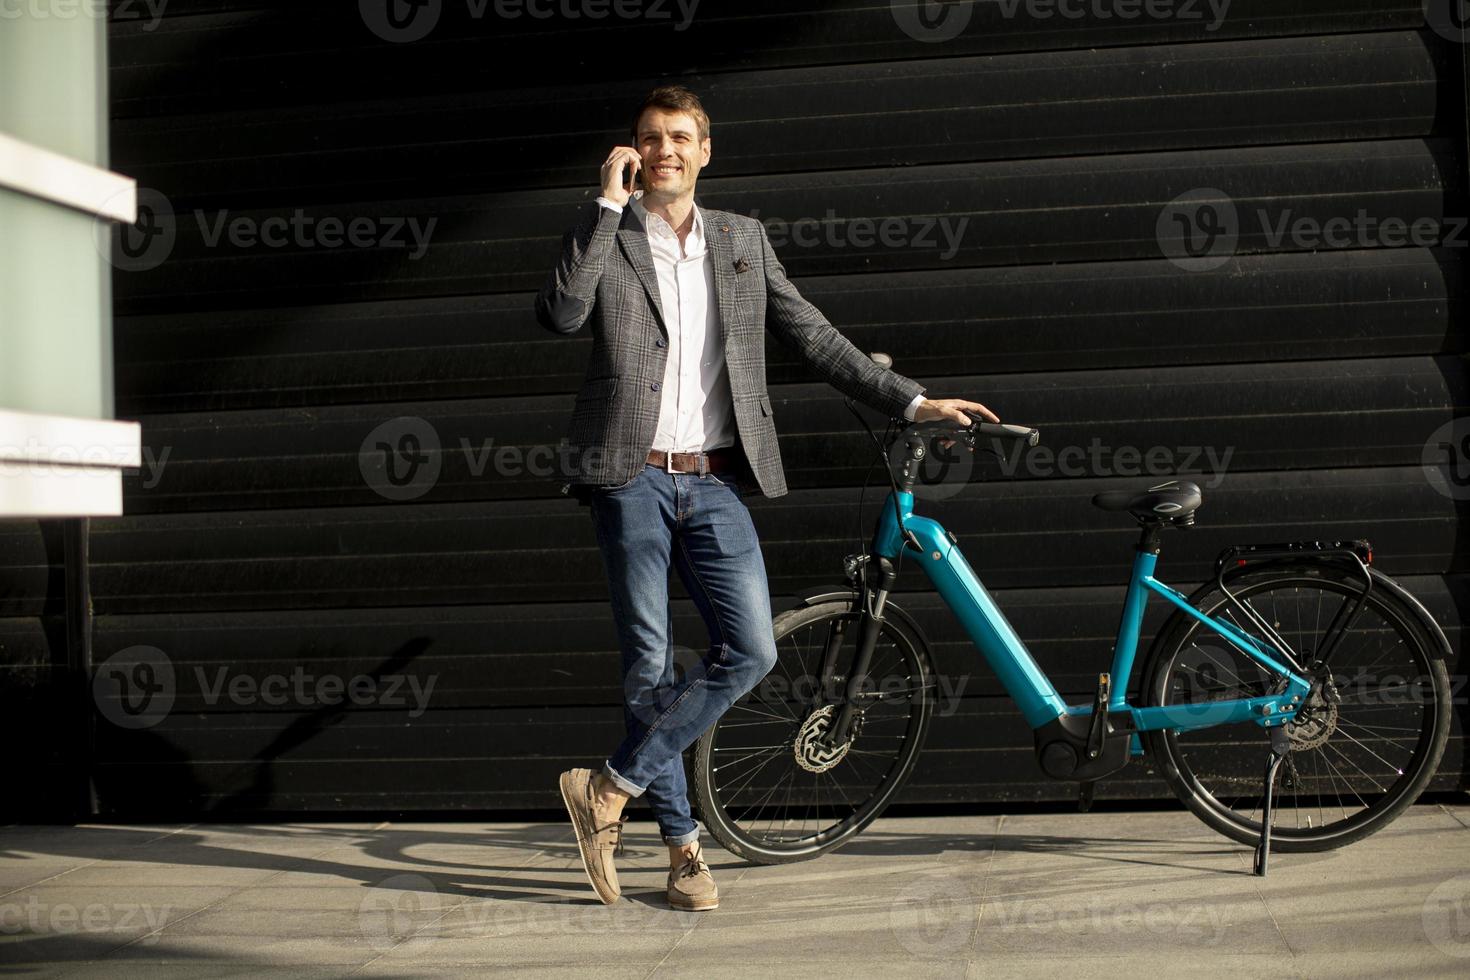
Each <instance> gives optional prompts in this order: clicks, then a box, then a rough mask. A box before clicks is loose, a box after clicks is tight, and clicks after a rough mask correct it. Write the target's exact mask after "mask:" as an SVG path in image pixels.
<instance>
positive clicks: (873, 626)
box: [817, 556, 898, 749]
mask: <svg viewBox="0 0 1470 980" xmlns="http://www.w3.org/2000/svg"><path fill="white" fill-rule="evenodd" d="M873 562H876V564H877V566H878V583H877V586H876V587H874V585H873V584H872V582H871V580H870V578H869V575H868V571H869V566H870V565H871V564H872V563H873ZM856 572H857V583H856V584H857V585H858V592H857V595H858V605H859V607H860V608H861V616H860V618H859V620H858V638H857V654H856V656H854V657H853V661H852V671H851V672H850V673H849V674H848V675H847V677H846V678H839V677H837V676H836V670H837V658H838V654H839V652H840V651H841V649H842V641H843V637H844V635H845V633H846V625H847V621H846V620H842V619H839V620H837V621H836V622H835V623H834V624H833V629H832V632H831V633H830V634H829V635H828V637H827V648H826V649H825V650H824V651H823V652H822V668H821V674H820V675H819V676H821V677H823V678H827V677H831V678H833V679H834V680H844V681H845V686H844V691H843V697H842V701H841V703H840V704H839V705H838V708H837V714H836V716H835V717H834V718H833V719H832V724H831V725H830V726H828V728H827V730H826V731H825V732H823V733H822V734H821V735H820V736H819V737H818V738H817V742H818V744H820V745H822V746H824V747H825V748H829V749H830V748H834V747H836V746H840V745H843V744H845V743H846V742H847V734H848V731H849V730H850V729H851V728H852V722H853V713H854V712H855V711H856V710H857V709H856V708H854V705H855V704H856V703H857V701H858V698H859V697H860V696H861V694H862V688H863V683H864V681H866V680H867V677H868V667H869V666H870V665H871V663H872V660H873V650H874V648H875V647H877V645H878V633H879V631H880V630H881V629H882V628H883V607H884V606H886V605H887V603H888V593H889V592H890V591H892V589H893V586H894V585H895V584H896V583H897V581H898V572H897V571H896V570H895V569H894V567H893V562H892V561H891V560H889V559H888V558H884V557H882V556H878V557H877V558H876V559H871V558H870V559H867V561H865V562H860V564H858V565H857V567H856Z"/></svg>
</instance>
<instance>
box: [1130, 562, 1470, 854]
mask: <svg viewBox="0 0 1470 980" xmlns="http://www.w3.org/2000/svg"><path fill="white" fill-rule="evenodd" d="M1371 574H1372V576H1373V586H1372V588H1371V589H1370V590H1369V591H1368V595H1367V598H1366V600H1365V601H1363V602H1362V605H1361V608H1360V609H1359V611H1358V614H1357V616H1356V618H1355V619H1354V620H1352V622H1351V624H1350V625H1349V626H1348V628H1347V629H1343V628H1342V626H1343V624H1344V623H1345V622H1346V618H1344V619H1339V618H1338V617H1339V614H1340V613H1350V612H1351V611H1352V609H1353V604H1354V603H1357V602H1358V600H1359V598H1360V597H1361V596H1362V594H1363V586H1364V583H1363V578H1362V574H1361V573H1354V572H1353V571H1352V570H1351V569H1347V568H1344V567H1342V566H1340V565H1336V564H1331V563H1325V562H1318V563H1311V562H1302V563H1296V564H1292V565H1285V566H1274V567H1273V566H1264V567H1261V568H1259V569H1253V570H1249V571H1246V572H1245V573H1243V574H1240V575H1237V576H1235V577H1234V578H1233V579H1232V580H1230V581H1229V582H1228V585H1229V588H1230V590H1231V592H1233V593H1234V594H1235V596H1236V597H1237V598H1238V599H1239V600H1240V601H1241V602H1242V603H1243V604H1246V605H1248V606H1249V607H1250V608H1251V609H1253V610H1254V611H1255V612H1256V614H1258V615H1259V616H1260V617H1261V618H1262V619H1263V620H1264V621H1265V622H1267V623H1269V624H1270V626H1271V628H1272V629H1273V630H1274V631H1275V632H1276V633H1277V634H1278V635H1279V636H1280V638H1281V639H1283V640H1285V642H1286V643H1287V645H1288V646H1290V647H1291V652H1292V653H1294V655H1295V656H1296V659H1297V662H1298V663H1299V664H1300V665H1301V666H1302V667H1303V668H1304V669H1305V671H1306V674H1305V676H1306V677H1307V679H1308V680H1309V681H1311V683H1312V690H1311V693H1310V695H1309V696H1308V698H1307V701H1306V704H1305V706H1304V707H1303V709H1302V710H1301V711H1300V712H1299V713H1298V715H1297V717H1296V719H1295V720H1294V721H1292V722H1289V723H1288V724H1287V725H1286V726H1285V727H1286V731H1287V735H1288V738H1289V742H1290V752H1289V754H1288V755H1287V757H1286V759H1285V761H1284V762H1283V763H1282V765H1281V768H1280V770H1279V771H1278V774H1277V784H1276V790H1275V801H1274V806H1275V809H1274V814H1275V817H1274V819H1273V821H1272V828H1271V846H1272V847H1273V848H1274V849H1276V850H1279V851H1288V852H1289V851H1320V850H1328V849H1330V848H1335V847H1341V846H1343V845H1345V844H1350V843H1352V842H1353V841H1356V840H1360V839H1362V838H1364V837H1366V836H1368V835H1369V834H1371V833H1373V832H1374V831H1377V830H1380V829H1382V828H1383V827H1384V826H1386V825H1387V824H1388V823H1390V822H1391V821H1392V820H1393V819H1394V818H1395V817H1397V816H1398V815H1399V814H1400V813H1402V812H1403V811H1404V809H1405V808H1407V807H1408V806H1409V805H1410V804H1411V803H1413V802H1414V800H1415V799H1416V798H1417V797H1418V796H1419V794H1420V792H1421V791H1422V790H1423V789H1424V786H1425V784H1426V783H1428V781H1429V779H1430V777H1431V776H1432V775H1433V774H1434V771H1435V769H1436V768H1437V767H1438V765H1439V761H1440V758H1441V756H1442V755H1443V753H1444V747H1445V742H1446V740H1447V738H1448V736H1449V726H1450V695H1449V689H1450V685H1449V678H1448V675H1447V674H1446V671H1445V666H1444V658H1443V654H1442V650H1443V634H1442V633H1440V632H1439V629H1438V627H1437V626H1435V625H1434V623H1433V620H1432V619H1430V618H1429V615H1428V613H1426V612H1425V611H1424V610H1423V608H1422V607H1420V606H1419V605H1418V603H1417V602H1415V601H1414V600H1413V599H1412V598H1411V597H1409V596H1408V594H1407V593H1406V592H1403V591H1402V589H1400V588H1399V587H1398V586H1397V585H1396V584H1395V583H1393V582H1392V580H1390V579H1389V578H1387V577H1386V576H1383V575H1380V574H1379V573H1378V572H1376V571H1375V572H1372V573H1371ZM1191 603H1192V604H1193V605H1194V607H1195V608H1196V609H1199V610H1200V611H1201V612H1204V613H1207V614H1209V615H1211V616H1214V617H1217V618H1219V619H1221V620H1223V621H1225V622H1229V623H1233V624H1234V625H1236V626H1238V627H1240V628H1241V629H1242V630H1245V631H1246V632H1248V633H1250V634H1251V635H1252V636H1257V637H1260V636H1261V634H1262V632H1263V631H1262V630H1261V629H1259V628H1258V626H1257V625H1256V624H1254V623H1252V622H1251V621H1250V617H1248V616H1246V615H1244V614H1242V613H1241V612H1240V611H1239V610H1238V609H1236V608H1235V607H1234V606H1233V605H1232V604H1231V603H1230V602H1229V600H1228V598H1227V597H1226V596H1225V595H1224V594H1223V593H1222V592H1220V590H1219V589H1218V588H1217V587H1216V586H1214V585H1213V584H1212V585H1209V586H1206V587H1205V588H1204V589H1201V590H1200V592H1198V593H1196V594H1195V596H1193V597H1192V598H1191ZM1281 687H1282V684H1281V682H1280V681H1279V679H1278V678H1277V677H1276V676H1274V675H1273V674H1271V673H1270V672H1268V671H1266V670H1265V669H1264V668H1262V667H1261V666H1260V665H1259V664H1258V663H1257V662H1256V661H1255V660H1253V659H1251V658H1249V657H1247V656H1246V655H1245V654H1243V653H1241V652H1240V651H1239V650H1238V649H1237V648H1235V647H1234V646H1232V645H1231V644H1228V643H1226V642H1225V641H1224V640H1223V639H1222V638H1221V637H1220V636H1219V635H1218V634H1216V633H1215V632H1214V631H1213V630H1210V629H1209V628H1208V627H1206V626H1204V625H1203V624H1201V623H1200V622H1199V621H1198V620H1196V619H1194V618H1193V617H1190V616H1187V615H1185V614H1184V613H1182V612H1180V613H1175V615H1174V617H1173V618H1172V619H1171V620H1170V621H1169V622H1168V623H1166V624H1165V626H1164V628H1163V629H1162V630H1161V631H1160V633H1159V637H1158V640H1157V641H1155V644H1154V648H1153V652H1152V653H1151V656H1150V661H1149V666H1148V668H1147V669H1146V671H1145V675H1144V687H1143V690H1144V693H1145V699H1146V703H1149V704H1155V705H1179V704H1193V705H1204V704H1208V703H1209V702H1211V701H1225V700H1233V699H1236V698H1247V697H1261V696H1264V695H1268V694H1273V693H1277V692H1278V691H1279V690H1280V689H1281ZM1146 738H1147V740H1148V748H1149V754H1150V755H1151V756H1152V757H1153V758H1154V760H1155V761H1156V764H1157V765H1158V767H1159V769H1160V771H1161V774H1162V775H1163V777H1164V779H1165V780H1166V781H1167V782H1168V783H1169V785H1170V788H1171V789H1173V791H1174V792H1175V794H1176V795H1178V797H1179V799H1180V800H1181V801H1182V802H1183V803H1184V804H1185V805H1186V806H1187V807H1189V809H1190V810H1192V811H1193V812H1194V813H1195V814H1196V815H1197V816H1198V817H1199V818H1200V819H1201V820H1203V821H1204V822H1205V823H1206V824H1208V825H1209V826H1210V827H1212V828H1213V829H1215V830H1216V831H1218V832H1220V833H1221V834H1224V835H1225V836H1227V837H1230V838H1232V839H1234V840H1237V841H1240V842H1242V843H1246V844H1252V843H1255V842H1256V841H1257V840H1258V839H1259V837H1260V834H1261V804H1262V796H1263V790H1264V776H1265V764H1266V760H1267V758H1268V753H1269V748H1268V746H1269V739H1270V733H1269V732H1268V731H1267V730H1266V729H1264V728H1262V727H1261V726H1259V725H1256V724H1254V723H1245V724H1233V725H1222V726H1216V727H1213V728H1205V729H1198V730H1192V731H1176V730H1173V729H1168V730H1164V731H1159V732H1149V733H1147V734H1146Z"/></svg>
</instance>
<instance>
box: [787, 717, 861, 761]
mask: <svg viewBox="0 0 1470 980" xmlns="http://www.w3.org/2000/svg"><path fill="white" fill-rule="evenodd" d="M835 714H836V705H831V704H829V705H826V706H825V707H821V708H818V709H817V710H816V711H813V712H812V713H811V714H810V715H808V716H807V719H806V721H804V722H802V723H801V729H800V731H798V732H797V733H796V743H795V745H794V750H795V755H796V764H797V765H798V766H801V768H803V769H805V770H806V771H807V772H826V771H827V770H828V769H831V768H832V767H833V766H835V765H837V763H839V762H841V761H842V760H843V758H844V757H846V755H847V750H848V749H850V748H852V743H853V741H854V740H856V739H857V737H858V733H859V732H860V731H861V730H862V727H863V716H862V714H861V713H859V714H855V715H853V718H852V724H851V725H850V726H848V735H847V741H845V742H843V743H842V744H841V745H834V746H830V747H829V746H825V745H822V744H821V743H820V742H818V741H817V739H819V738H820V737H821V736H822V735H824V734H826V732H827V730H828V729H829V728H831V727H832V719H833V716H834V715H835Z"/></svg>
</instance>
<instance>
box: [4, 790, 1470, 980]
mask: <svg viewBox="0 0 1470 980" xmlns="http://www.w3.org/2000/svg"><path fill="white" fill-rule="evenodd" d="M635 816H641V815H635ZM628 831H629V833H628V836H627V847H628V853H627V854H626V855H625V857H624V858H623V859H622V860H621V861H620V865H619V866H620V869H621V877H622V881H623V899H622V901H620V902H619V903H617V904H616V905H613V906H603V905H601V904H600V903H598V902H597V901H596V899H595V898H594V896H593V895H592V892H591V889H590V887H589V886H588V885H587V882H586V878H585V876H584V874H583V872H582V869H581V865H580V863H579V862H578V859H577V851H576V846H575V843H574V842H573V841H572V839H571V836H570V830H569V828H567V827H566V826H565V825H563V824H562V823H559V822H548V823H535V824H526V823H518V824H492V823H482V822H466V823H424V824H398V823H391V824H353V823H330V824H329V823H310V824H307V823H286V824H276V825H252V826H239V825H208V824H205V825H189V826H184V825H178V826H118V825H91V826H82V827H9V828H3V829H0V972H3V973H12V974H15V975H19V976H66V977H128V976H139V977H143V976H147V977H150V978H153V977H157V978H171V977H180V978H182V977H189V978H191V980H193V978H209V977H234V976H240V977H244V976H250V977H258V976H266V975H279V976H306V977H315V976H321V977H338V976H346V975H352V976H365V977H434V976H474V975H486V974H491V973H499V972H502V971H510V970H514V971H515V972H516V975H517V976H532V977H535V976H546V977H557V978H565V977H574V976H580V975H586V976H592V975H594V972H595V975H596V976H598V977H606V978H618V977H630V978H648V977H654V978H663V977H685V976H688V977H694V976H698V977H701V978H718V977H759V978H775V977H786V976H811V975H817V974H824V975H831V974H838V975H843V974H845V975H848V976H853V977H866V976H880V975H881V976H884V977H908V976H914V977H971V978H980V977H985V978H991V977H1010V976H1016V977H1020V976H1027V977H1032V976H1035V975H1037V974H1038V973H1041V974H1046V973H1052V974H1056V973H1060V972H1063V971H1065V972H1066V974H1067V975H1070V976H1077V977H1089V976H1109V977H1112V976H1116V975H1117V974H1118V973H1119V971H1120V970H1122V969H1127V970H1129V971H1130V972H1133V973H1135V974H1138V975H1146V974H1148V973H1155V974H1159V975H1162V974H1163V973H1165V972H1166V971H1167V973H1168V975H1170V976H1177V975H1184V976H1196V975H1198V976H1203V975H1212V976H1215V975H1230V976H1235V977H1256V976H1260V977H1271V978H1273V980H1274V978H1281V977H1294V976H1300V977H1334V978H1339V977H1374V978H1381V977H1405V978H1407V977H1415V978H1418V977H1429V976H1444V977H1452V976H1453V977H1463V976H1470V803H1466V804H1464V805H1423V806H1418V807H1415V808H1414V809H1413V810H1411V811H1410V812H1409V813H1408V814H1407V815H1405V816H1404V817H1402V818H1400V819H1399V820H1398V821H1397V822H1396V823H1395V824H1394V825H1392V826H1391V827H1390V828H1389V829H1387V830H1385V831H1383V832H1381V833H1379V834H1377V835H1376V836H1374V837H1371V838H1369V839H1368V840H1367V841H1364V842H1361V843H1359V844H1356V845H1353V846H1351V847H1348V848H1345V849H1342V850H1338V851H1330V852H1326V853H1321V854H1305V855H1294V854H1278V855H1275V856H1274V858H1273V864H1272V868H1271V874H1270V876H1269V877H1268V878H1266V879H1260V878H1256V877H1254V876H1252V875H1251V874H1250V857H1251V855H1250V851H1249V849H1248V848H1245V847H1242V846H1239V845H1236V844H1234V843H1232V842H1230V841H1227V840H1225V839H1224V838H1221V837H1218V836H1216V835H1214V834H1212V833H1211V832H1209V831H1208V830H1206V829H1205V828H1204V826H1203V825H1202V824H1200V823H1199V822H1198V821H1196V820H1195V819H1194V818H1193V817H1192V816H1190V815H1189V814H1187V813H1184V812H1139V813H1090V814H1029V815H1015V816H960V817H954V816H950V817H929V818H895V819H887V820H882V821H880V822H879V823H878V824H876V825H875V826H874V827H872V828H870V829H869V830H868V831H867V832H866V833H864V834H863V835H862V836H861V837H860V838H858V839H857V840H856V841H853V842H852V843H851V844H849V845H848V846H847V847H845V848H843V849H842V850H840V851H838V852H836V853H834V854H831V855H828V856H826V857H824V858H821V859H819V860H817V861H814V862H804V863H799V864H792V865H783V866H775V867H762V866H750V865H746V864H743V863H741V862H739V861H737V860H735V859H733V858H731V856H730V855H729V854H727V853H725V852H724V851H721V850H718V849H717V847H715V846H714V845H713V842H712V841H708V840H707V841H706V847H707V856H708V859H709V860H710V864H711V866H712V867H713V869H714V873H715V877H716V880H717V881H718V883H719V885H720V890H721V907H720V908H719V909H718V910H717V911H714V912H709V913H680V912H673V911H670V910H669V909H668V908H667V907H666V906H665V904H664V901H663V883H664V875H665V871H666V867H667V866H666V863H665V862H666V857H665V854H666V852H665V849H664V847H663V844H662V843H661V841H660V840H659V838H658V836H657V834H656V830H655V828H654V826H653V825H652V823H650V822H648V821H647V820H646V819H633V820H630V822H629V824H628ZM594 963H600V964H601V965H600V966H598V967H597V968H596V969H595V971H594V969H593V967H592V964H594Z"/></svg>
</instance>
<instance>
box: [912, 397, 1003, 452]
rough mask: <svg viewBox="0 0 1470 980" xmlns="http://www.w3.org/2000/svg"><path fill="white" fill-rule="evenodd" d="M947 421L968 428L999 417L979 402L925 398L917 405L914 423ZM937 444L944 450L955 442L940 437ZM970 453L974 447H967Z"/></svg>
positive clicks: (960, 399) (998, 419)
mask: <svg viewBox="0 0 1470 980" xmlns="http://www.w3.org/2000/svg"><path fill="white" fill-rule="evenodd" d="M967 412H968V413H969V414H967ZM941 420H947V421H950V422H954V423H955V424H957V425H959V426H960V427H962V428H963V427H968V426H969V424H970V423H971V422H974V421H986V422H999V421H1000V417H999V416H997V415H996V414H995V413H994V412H992V411H991V410H990V409H988V408H986V407H985V406H984V405H982V404H980V403H979V402H972V401H966V400H965V399H963V398H940V399H937V400H935V399H930V398H926V399H924V400H923V401H922V402H920V403H919V407H918V409H916V410H915V411H914V421H915V422H936V421H941ZM939 444H940V445H941V446H943V447H944V448H945V449H948V448H949V447H950V446H953V445H954V444H955V440H953V439H950V438H949V437H947V436H946V437H942V438H941V439H940V440H939ZM969 449H970V451H971V452H974V451H975V447H974V446H970V447H969Z"/></svg>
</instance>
